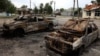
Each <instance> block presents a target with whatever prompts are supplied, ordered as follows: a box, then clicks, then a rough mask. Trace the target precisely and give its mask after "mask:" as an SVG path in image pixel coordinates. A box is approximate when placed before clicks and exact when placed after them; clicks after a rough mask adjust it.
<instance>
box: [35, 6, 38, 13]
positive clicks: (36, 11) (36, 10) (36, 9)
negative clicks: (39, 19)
mask: <svg viewBox="0 0 100 56" xmlns="http://www.w3.org/2000/svg"><path fill="white" fill-rule="evenodd" d="M34 13H35V14H37V13H38V8H37V7H36V6H35V8H34Z"/></svg>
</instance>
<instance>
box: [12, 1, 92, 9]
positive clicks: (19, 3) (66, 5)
mask: <svg viewBox="0 0 100 56" xmlns="http://www.w3.org/2000/svg"><path fill="white" fill-rule="evenodd" d="M50 1H52V0H31V8H34V6H35V5H36V6H39V5H40V3H43V4H45V3H47V2H49V3H50ZM53 1H55V2H56V5H55V8H56V9H60V8H64V9H68V8H71V7H72V6H73V0H53ZM11 2H12V3H13V4H14V5H15V6H16V7H17V8H20V7H21V6H22V5H27V6H28V8H29V7H30V0H11ZM90 3H91V0H79V7H82V8H84V7H85V5H86V4H90ZM52 7H54V5H53V4H52Z"/></svg>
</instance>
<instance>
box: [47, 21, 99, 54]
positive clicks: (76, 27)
mask: <svg viewBox="0 0 100 56" xmlns="http://www.w3.org/2000/svg"><path fill="white" fill-rule="evenodd" d="M98 31H99V30H98V27H97V26H96V24H95V23H93V22H92V21H90V20H86V19H80V20H73V19H72V20H69V21H67V23H65V25H64V26H63V27H62V28H61V29H59V30H57V31H55V32H52V33H50V34H48V35H46V36H45V43H46V47H47V49H50V50H54V51H57V52H58V53H60V54H70V53H71V54H73V51H77V50H79V49H80V48H81V47H87V46H89V45H90V44H91V43H92V42H93V41H94V40H96V39H97V37H98V35H99V32H98Z"/></svg>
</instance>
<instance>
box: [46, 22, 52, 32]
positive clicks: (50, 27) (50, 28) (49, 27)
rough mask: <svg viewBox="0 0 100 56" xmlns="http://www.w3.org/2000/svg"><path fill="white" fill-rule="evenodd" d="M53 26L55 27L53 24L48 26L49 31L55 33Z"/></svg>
mask: <svg viewBox="0 0 100 56" xmlns="http://www.w3.org/2000/svg"><path fill="white" fill-rule="evenodd" d="M53 26H54V25H53V24H52V23H50V24H49V25H48V28H47V30H50V31H53V30H54V28H53Z"/></svg>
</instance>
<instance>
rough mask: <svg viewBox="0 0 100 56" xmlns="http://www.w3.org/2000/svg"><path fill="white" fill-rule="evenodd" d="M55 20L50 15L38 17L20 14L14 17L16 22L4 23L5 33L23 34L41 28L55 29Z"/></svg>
mask: <svg viewBox="0 0 100 56" xmlns="http://www.w3.org/2000/svg"><path fill="white" fill-rule="evenodd" d="M52 19H54V18H52ZM53 26H54V25H53V21H52V20H48V17H36V16H31V17H30V16H19V17H17V18H15V19H14V22H10V23H8V24H7V23H4V24H3V33H4V34H8V33H13V35H23V34H25V33H26V32H31V31H36V30H41V29H46V28H47V29H48V30H52V29H53Z"/></svg>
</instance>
